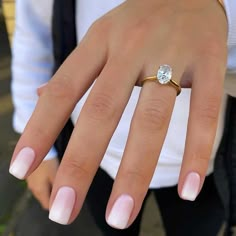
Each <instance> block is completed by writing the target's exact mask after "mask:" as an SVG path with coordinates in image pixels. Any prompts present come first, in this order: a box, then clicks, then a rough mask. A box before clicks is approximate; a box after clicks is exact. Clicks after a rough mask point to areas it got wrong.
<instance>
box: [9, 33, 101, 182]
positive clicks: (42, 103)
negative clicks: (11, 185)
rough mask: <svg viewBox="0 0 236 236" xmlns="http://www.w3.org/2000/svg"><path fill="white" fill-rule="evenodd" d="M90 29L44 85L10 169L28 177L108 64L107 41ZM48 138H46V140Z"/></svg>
mask: <svg viewBox="0 0 236 236" xmlns="http://www.w3.org/2000/svg"><path fill="white" fill-rule="evenodd" d="M99 37H100V36H99V35H98V34H94V33H93V30H90V31H89V32H88V33H87V35H86V36H85V38H84V39H83V40H82V42H81V43H80V45H79V46H78V47H77V48H76V49H75V50H74V51H73V52H72V53H71V55H70V56H69V57H68V58H67V59H66V60H65V62H64V63H63V65H62V66H61V67H60V68H59V70H58V71H57V72H56V74H55V75H54V76H53V78H52V79H51V80H50V82H49V83H48V85H47V86H46V87H45V88H44V91H43V93H42V94H41V96H40V98H39V101H38V103H37V106H36V108H35V110H34V112H33V114H32V116H31V118H30V120H29V122H28V124H27V126H26V128H25V130H24V132H23V134H22V136H21V138H20V140H19V141H18V143H17V145H16V148H15V151H14V153H13V157H12V161H11V166H10V169H9V172H10V173H11V174H12V175H14V176H15V177H17V178H19V179H24V178H26V177H27V176H28V175H29V174H30V173H31V172H32V171H33V170H34V169H36V168H37V166H38V165H39V164H40V162H41V161H42V159H43V158H44V157H45V156H46V154H47V152H48V151H49V149H50V148H51V147H52V145H53V144H54V142H55V139H56V138H57V136H58V134H59V133H60V131H61V129H62V128H63V127H64V125H65V123H66V121H67V120H68V118H69V117H70V115H71V113H72V111H73V109H74V107H75V105H76V103H77V102H78V100H79V99H80V98H81V97H82V96H83V95H84V93H85V92H86V91H87V90H88V88H89V87H90V86H91V84H92V83H93V81H94V80H95V78H96V77H97V76H98V74H99V73H100V71H101V69H102V68H103V66H104V64H105V59H106V45H105V43H102V44H100V46H99V47H97V45H98V44H97V42H98V41H100V38H101V37H100V38H99ZM45 141H46V142H45Z"/></svg>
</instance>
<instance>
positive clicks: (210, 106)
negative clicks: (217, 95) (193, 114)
mask: <svg viewBox="0 0 236 236" xmlns="http://www.w3.org/2000/svg"><path fill="white" fill-rule="evenodd" d="M217 104H218V102H217V101H216V100H215V99H212V100H211V101H209V100H208V102H206V103H204V104H202V105H201V106H200V107H199V109H198V112H197V119H198V120H199V122H200V124H201V125H204V126H206V127H208V126H211V125H215V124H216V122H217V120H218V115H219V106H217Z"/></svg>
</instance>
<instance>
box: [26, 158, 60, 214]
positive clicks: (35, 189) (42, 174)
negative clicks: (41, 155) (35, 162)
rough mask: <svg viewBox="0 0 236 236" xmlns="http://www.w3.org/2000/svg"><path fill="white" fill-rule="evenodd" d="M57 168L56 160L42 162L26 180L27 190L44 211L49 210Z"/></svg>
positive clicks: (57, 162)
mask: <svg viewBox="0 0 236 236" xmlns="http://www.w3.org/2000/svg"><path fill="white" fill-rule="evenodd" d="M58 166H59V161H58V159H57V158H53V159H51V160H47V161H43V162H42V163H41V164H40V165H39V167H38V168H37V169H36V170H35V171H34V172H33V173H32V174H31V175H30V176H28V177H27V179H26V182H27V185H28V188H29V190H31V192H32V193H33V195H34V196H35V198H36V199H37V200H38V201H39V202H40V204H41V206H42V207H43V208H44V209H45V210H49V200H50V195H51V190H52V186H53V183H54V180H55V177H56V173H57V170H58Z"/></svg>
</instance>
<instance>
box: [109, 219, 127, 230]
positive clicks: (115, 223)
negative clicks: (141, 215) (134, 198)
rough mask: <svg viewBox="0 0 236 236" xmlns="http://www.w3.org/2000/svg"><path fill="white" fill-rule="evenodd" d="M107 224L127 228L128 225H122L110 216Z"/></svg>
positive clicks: (116, 227) (117, 227)
mask: <svg viewBox="0 0 236 236" xmlns="http://www.w3.org/2000/svg"><path fill="white" fill-rule="evenodd" d="M107 224H108V225H109V226H111V227H112V228H115V229H126V227H127V225H121V224H119V223H117V222H114V221H112V220H111V219H109V218H108V219H107Z"/></svg>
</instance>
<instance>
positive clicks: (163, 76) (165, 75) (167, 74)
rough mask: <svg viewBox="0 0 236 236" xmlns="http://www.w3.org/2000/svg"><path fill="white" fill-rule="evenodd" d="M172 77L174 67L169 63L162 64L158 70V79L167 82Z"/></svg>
mask: <svg viewBox="0 0 236 236" xmlns="http://www.w3.org/2000/svg"><path fill="white" fill-rule="evenodd" d="M171 77H172V68H171V67H170V66H169V65H161V66H160V67H159V69H158V71H157V79H158V81H159V83H161V84H167V83H169V82H170V80H171Z"/></svg>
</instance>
